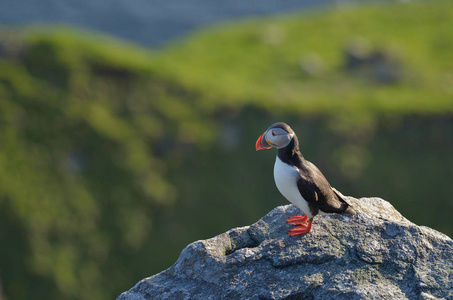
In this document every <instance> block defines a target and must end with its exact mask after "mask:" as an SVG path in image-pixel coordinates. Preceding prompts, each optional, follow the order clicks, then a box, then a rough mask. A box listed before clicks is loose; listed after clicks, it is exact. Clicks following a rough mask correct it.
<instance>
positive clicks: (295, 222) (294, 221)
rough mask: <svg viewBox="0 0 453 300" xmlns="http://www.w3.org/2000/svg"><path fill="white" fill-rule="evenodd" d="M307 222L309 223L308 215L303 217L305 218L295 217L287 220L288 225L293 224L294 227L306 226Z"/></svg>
mask: <svg viewBox="0 0 453 300" xmlns="http://www.w3.org/2000/svg"><path fill="white" fill-rule="evenodd" d="M307 221H308V217H307V215H303V216H294V217H291V218H288V219H287V220H286V223H288V224H293V225H304V224H305V223H307Z"/></svg>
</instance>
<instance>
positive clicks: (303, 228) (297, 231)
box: [287, 217, 313, 236]
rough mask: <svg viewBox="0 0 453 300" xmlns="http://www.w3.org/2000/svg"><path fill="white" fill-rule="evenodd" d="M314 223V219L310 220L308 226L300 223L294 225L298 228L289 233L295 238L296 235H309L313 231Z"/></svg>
mask: <svg viewBox="0 0 453 300" xmlns="http://www.w3.org/2000/svg"><path fill="white" fill-rule="evenodd" d="M299 218H303V217H299ZM290 219H291V218H290ZM288 220H289V219H288ZM287 222H288V221H287ZM312 223H313V219H309V220H308V224H305V223H303V224H300V223H298V224H294V225H296V227H294V228H293V229H291V230H290V231H288V235H289V236H295V235H301V234H306V233H308V232H309V231H310V230H311V224H312ZM291 224H293V223H291Z"/></svg>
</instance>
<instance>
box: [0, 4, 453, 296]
mask: <svg viewBox="0 0 453 300" xmlns="http://www.w3.org/2000/svg"><path fill="white" fill-rule="evenodd" d="M452 28H453V4H452V2H451V1H441V0H439V1H410V2H401V3H389V2H386V3H381V4H365V5H360V6H357V5H350V6H341V7H340V6H335V7H327V8H324V9H321V10H316V11H313V12H311V13H304V14H293V15H289V16H288V15H286V16H281V17H272V18H264V19H252V20H248V21H241V22H233V23H227V24H222V25H217V26H214V27H211V28H209V29H204V30H202V31H199V32H197V33H195V34H192V35H190V36H188V37H185V38H184V39H179V40H177V41H174V42H173V43H172V44H170V45H169V46H167V47H165V48H163V49H160V50H148V49H145V48H142V47H139V46H136V45H131V44H128V43H126V42H124V41H118V40H116V39H113V38H110V37H106V36H102V35H99V34H93V33H89V32H85V31H80V30H75V29H68V28H59V29H56V28H40V29H23V30H20V31H19V30H17V29H11V28H6V27H0V241H1V245H2V248H1V255H0V286H1V287H2V289H1V291H2V292H1V293H0V298H2V299H8V300H12V299H17V300H21V299H112V298H115V297H116V296H118V295H119V294H120V293H121V292H123V291H125V290H127V289H129V288H131V287H132V286H133V285H134V284H135V283H136V282H137V281H139V280H140V279H142V278H144V277H147V276H150V275H153V274H155V273H158V272H160V271H162V270H164V269H166V268H168V267H169V266H170V265H172V264H173V263H174V261H175V260H176V259H177V257H178V255H179V253H180V251H181V250H182V249H183V248H184V247H185V246H186V245H187V244H188V243H190V242H193V241H195V240H198V239H205V238H209V237H212V236H214V235H217V234H219V233H222V232H224V231H226V230H228V229H230V228H233V227H238V226H244V225H249V224H251V223H253V222H255V221H257V220H258V219H259V218H261V217H262V216H263V215H265V214H266V213H267V212H268V211H270V210H271V209H273V208H274V207H275V206H277V205H283V204H287V202H286V200H284V199H283V197H282V196H281V195H280V194H279V193H278V191H277V189H276V188H275V185H274V182H273V175H272V170H273V163H274V157H275V151H263V152H256V151H255V148H254V146H255V141H256V139H257V138H258V136H259V135H260V134H261V133H262V132H263V131H264V130H265V129H266V128H267V127H268V126H269V125H270V124H271V123H273V122H276V121H285V122H287V123H288V124H290V125H291V126H292V128H293V129H294V130H295V131H296V133H297V134H298V136H299V139H300V141H301V149H302V153H303V154H304V156H305V157H306V158H307V159H308V160H310V161H312V162H313V163H315V164H316V165H317V166H318V167H319V168H320V169H321V170H322V171H323V172H324V174H325V175H326V177H327V178H328V179H329V181H330V182H331V184H332V185H333V186H335V187H336V188H338V189H339V190H340V191H341V192H342V193H344V194H346V195H351V196H354V197H357V198H359V197H366V196H378V197H382V198H384V199H386V200H387V201H389V202H391V203H392V204H393V205H394V206H395V207H396V208H397V209H398V210H399V211H400V212H401V213H402V214H403V215H404V216H405V217H406V218H408V219H409V220H411V221H413V222H415V223H417V224H419V225H426V226H429V227H432V228H434V229H437V230H439V231H441V232H443V233H445V234H447V235H450V236H452V235H453V218H452V217H451V215H450V212H451V211H452V210H453V199H452V196H451V195H453V184H452V178H453V155H452V153H453V30H452Z"/></svg>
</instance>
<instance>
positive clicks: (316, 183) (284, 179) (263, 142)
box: [255, 122, 356, 236]
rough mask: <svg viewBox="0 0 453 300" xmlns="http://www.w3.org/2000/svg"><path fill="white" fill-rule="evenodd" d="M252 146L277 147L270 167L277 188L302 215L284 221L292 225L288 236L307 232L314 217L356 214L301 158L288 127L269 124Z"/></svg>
mask: <svg viewBox="0 0 453 300" xmlns="http://www.w3.org/2000/svg"><path fill="white" fill-rule="evenodd" d="M255 147H256V151H258V150H264V149H270V148H272V147H274V148H277V158H276V159H275V165H274V180H275V184H276V186H277V189H278V190H279V191H280V193H281V194H282V195H283V196H284V197H285V198H286V199H287V200H288V201H289V202H291V203H292V204H294V205H295V206H297V207H298V208H300V210H301V211H302V212H303V213H304V215H303V216H294V217H290V218H288V219H287V220H286V223H289V224H292V225H295V227H294V228H293V229H291V230H289V231H288V234H289V236H296V235H301V234H306V233H308V232H309V231H310V230H311V226H312V223H313V218H314V217H315V216H316V215H318V214H320V215H326V214H334V213H337V214H351V215H355V214H356V212H355V210H354V209H353V208H352V206H351V205H349V204H348V203H347V202H346V200H345V198H344V196H343V195H342V194H341V193H340V192H338V191H337V190H336V189H334V188H332V187H331V186H330V184H329V182H328V181H327V179H326V178H325V177H324V175H323V174H322V173H321V171H320V170H319V169H318V168H317V167H316V166H315V165H314V164H313V163H311V162H309V161H308V160H306V159H305V158H304V157H303V156H302V153H301V152H300V148H299V140H298V138H297V136H296V134H295V133H294V131H293V130H292V129H291V127H289V126H288V124H286V123H283V122H277V123H274V124H272V125H271V126H270V127H269V128H268V129H267V130H266V131H265V132H264V133H263V134H262V135H261V136H260V137H259V138H258V140H257V141H256V145H255Z"/></svg>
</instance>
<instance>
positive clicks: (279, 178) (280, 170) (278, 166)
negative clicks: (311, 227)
mask: <svg viewBox="0 0 453 300" xmlns="http://www.w3.org/2000/svg"><path fill="white" fill-rule="evenodd" d="M299 178H300V175H299V172H298V171H297V170H296V169H295V168H293V167H291V166H290V165H288V164H286V163H284V162H282V161H281V160H280V158H278V156H277V159H276V160H275V165H274V180H275V184H276V185H277V188H278V190H279V191H280V193H281V194H282V195H283V196H284V197H285V198H286V199H287V200H288V201H289V202H291V203H292V204H294V205H296V206H297V207H299V208H300V209H301V210H302V211H303V212H304V213H305V214H307V216H308V217H309V218H312V217H313V216H312V215H311V212H310V209H309V207H308V203H307V201H305V199H304V198H303V197H302V195H301V194H300V192H299V189H298V188H297V180H299Z"/></svg>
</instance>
